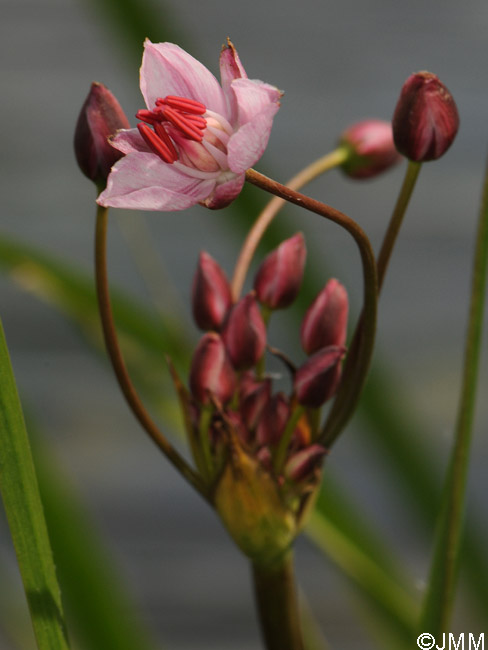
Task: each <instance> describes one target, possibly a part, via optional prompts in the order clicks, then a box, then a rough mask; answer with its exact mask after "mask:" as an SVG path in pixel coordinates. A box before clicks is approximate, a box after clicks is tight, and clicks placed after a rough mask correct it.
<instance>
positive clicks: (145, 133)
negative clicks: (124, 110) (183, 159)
mask: <svg viewBox="0 0 488 650" xmlns="http://www.w3.org/2000/svg"><path fill="white" fill-rule="evenodd" d="M137 128H138V130H139V133H140V134H141V136H142V137H143V139H144V141H145V142H146V143H147V145H148V146H149V147H150V148H151V149H152V150H153V151H154V153H155V154H157V155H158V156H159V157H160V158H161V160H163V161H164V162H165V163H174V162H175V160H178V155H176V156H175V155H174V153H173V151H171V149H170V148H169V147H168V146H167V144H166V143H165V142H163V140H162V139H161V138H160V137H159V136H158V135H157V134H156V133H154V131H153V130H152V129H150V128H149V127H148V126H147V125H146V124H143V123H139V124H138V125H137ZM173 149H174V147H173Z"/></svg>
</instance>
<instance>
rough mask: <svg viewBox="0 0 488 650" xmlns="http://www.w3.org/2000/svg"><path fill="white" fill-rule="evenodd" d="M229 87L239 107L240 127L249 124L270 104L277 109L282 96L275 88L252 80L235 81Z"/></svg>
mask: <svg viewBox="0 0 488 650" xmlns="http://www.w3.org/2000/svg"><path fill="white" fill-rule="evenodd" d="M231 87H232V90H233V91H234V93H235V96H236V99H237V104H238V107H239V115H238V118H239V125H240V126H242V125H243V124H246V123H247V122H250V121H251V120H252V119H253V117H255V116H256V115H257V114H258V113H261V111H262V110H263V109H264V108H266V107H267V106H269V105H270V104H272V105H275V106H276V107H277V108H278V107H279V105H280V99H281V97H282V95H283V93H282V92H281V90H278V88H275V86H271V85H270V84H266V83H264V82H262V81H256V80H253V79H235V80H234V81H233V82H232V86H231Z"/></svg>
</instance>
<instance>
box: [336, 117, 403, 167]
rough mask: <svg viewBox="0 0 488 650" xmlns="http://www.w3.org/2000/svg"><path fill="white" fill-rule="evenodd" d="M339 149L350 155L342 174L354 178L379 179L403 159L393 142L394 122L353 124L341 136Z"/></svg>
mask: <svg viewBox="0 0 488 650" xmlns="http://www.w3.org/2000/svg"><path fill="white" fill-rule="evenodd" d="M339 146H341V147H346V148H347V150H348V152H349V155H348V157H347V159H346V160H345V162H343V163H342V165H341V168H342V171H343V172H344V173H345V174H347V176H350V177H351V178H354V179H362V178H372V177H373V176H377V175H378V174H381V172H383V171H385V170H386V169H388V168H389V167H392V166H393V165H395V164H396V163H397V162H398V161H399V160H400V159H401V156H400V154H399V153H398V151H397V150H396V148H395V143H394V142H393V132H392V128H391V123H390V122H384V121H383V120H363V121H362V122H357V123H356V124H353V125H352V126H350V127H349V128H348V129H346V130H345V131H344V132H343V133H342V135H341V138H340V141H339Z"/></svg>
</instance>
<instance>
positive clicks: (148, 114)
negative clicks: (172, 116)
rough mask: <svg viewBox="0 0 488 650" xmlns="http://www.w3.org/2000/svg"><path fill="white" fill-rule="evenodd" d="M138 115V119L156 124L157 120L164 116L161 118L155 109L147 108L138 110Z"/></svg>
mask: <svg viewBox="0 0 488 650" xmlns="http://www.w3.org/2000/svg"><path fill="white" fill-rule="evenodd" d="M136 117H137V119H138V120H141V122H146V124H155V123H156V122H157V121H159V120H160V119H162V116H161V118H159V116H158V115H156V114H155V113H154V111H148V110H146V109H145V108H141V110H139V111H137V113H136Z"/></svg>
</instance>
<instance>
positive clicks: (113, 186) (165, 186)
mask: <svg viewBox="0 0 488 650" xmlns="http://www.w3.org/2000/svg"><path fill="white" fill-rule="evenodd" d="M214 186H215V180H214V179H209V180H201V179H195V178H192V177H190V176H187V175H186V174H184V173H182V172H181V171H180V170H178V169H176V168H174V167H173V166H172V165H168V164H167V163H164V162H163V161H162V160H160V159H159V158H158V157H157V156H155V155H154V154H152V153H132V154H129V155H128V156H125V157H124V158H121V160H119V162H118V163H117V164H116V165H114V167H112V171H111V173H110V176H109V178H108V184H107V189H106V190H104V191H103V192H102V194H100V196H99V197H98V199H97V203H98V204H99V205H103V206H105V207H113V208H127V209H129V210H130V209H139V210H165V211H169V210H184V209H185V208H189V207H191V206H192V205H195V204H196V203H198V202H199V201H203V200H204V199H206V198H207V197H208V196H209V195H210V194H211V193H212V190H213V188H214Z"/></svg>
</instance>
